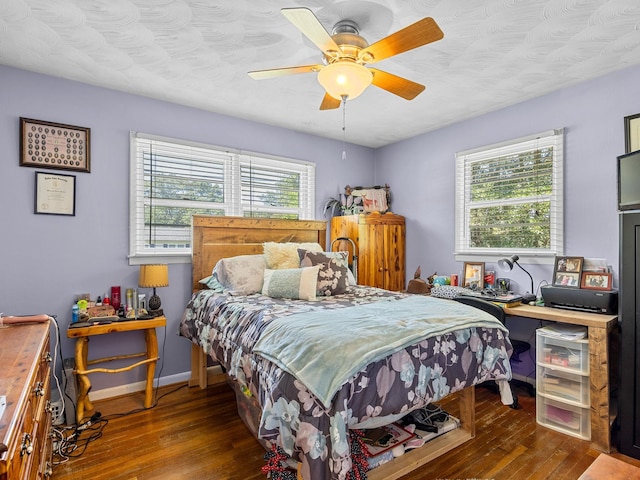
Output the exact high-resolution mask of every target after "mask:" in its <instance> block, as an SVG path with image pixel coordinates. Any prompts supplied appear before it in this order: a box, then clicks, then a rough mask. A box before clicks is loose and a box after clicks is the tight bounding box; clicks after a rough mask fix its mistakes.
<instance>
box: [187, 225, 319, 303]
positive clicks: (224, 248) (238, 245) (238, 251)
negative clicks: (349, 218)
mask: <svg viewBox="0 0 640 480" xmlns="http://www.w3.org/2000/svg"><path fill="white" fill-rule="evenodd" d="M191 233H192V245H191V247H192V255H191V261H192V264H193V275H192V282H193V291H196V290H202V288H203V287H204V286H203V285H202V284H201V283H199V280H201V279H202V278H205V277H208V276H209V275H211V271H212V270H213V267H214V266H215V264H216V262H217V261H218V260H220V259H221V258H227V257H234V256H236V255H255V254H260V253H262V252H263V247H262V244H263V242H317V243H319V244H320V245H322V248H323V249H326V243H327V222H326V221H324V220H280V219H274V218H244V217H216V216H207V215H194V216H193V218H192V221H191Z"/></svg>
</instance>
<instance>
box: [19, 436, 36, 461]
mask: <svg viewBox="0 0 640 480" xmlns="http://www.w3.org/2000/svg"><path fill="white" fill-rule="evenodd" d="M32 453H33V444H32V441H31V435H29V434H28V433H25V434H24V436H23V437H22V445H20V456H21V457H23V456H25V455H31V454H32Z"/></svg>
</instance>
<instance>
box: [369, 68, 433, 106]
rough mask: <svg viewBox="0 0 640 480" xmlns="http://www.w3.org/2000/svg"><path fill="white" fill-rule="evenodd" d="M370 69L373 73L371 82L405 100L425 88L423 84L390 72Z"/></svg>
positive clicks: (415, 95) (411, 98)
mask: <svg viewBox="0 0 640 480" xmlns="http://www.w3.org/2000/svg"><path fill="white" fill-rule="evenodd" d="M370 70H371V72H372V73H373V81H372V82H371V83H373V84H374V85H375V86H376V87H379V88H382V89H383V90H386V91H387V92H391V93H393V94H395V95H398V96H399V97H402V98H404V99H406V100H413V99H414V98H416V97H417V96H418V95H420V93H422V91H423V90H424V89H425V86H424V85H421V84H419V83H416V82H412V81H411V80H407V79H406V78H402V77H398V76H397V75H393V74H392V73H388V72H384V71H382V70H378V69H377V68H370Z"/></svg>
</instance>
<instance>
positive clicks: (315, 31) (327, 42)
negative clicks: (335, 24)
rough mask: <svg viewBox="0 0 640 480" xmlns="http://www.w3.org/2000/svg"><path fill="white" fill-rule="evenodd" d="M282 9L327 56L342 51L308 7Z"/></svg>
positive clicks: (333, 55)
mask: <svg viewBox="0 0 640 480" xmlns="http://www.w3.org/2000/svg"><path fill="white" fill-rule="evenodd" d="M280 11H281V12H282V14H283V15H284V16H285V17H287V19H288V20H289V21H290V22H291V23H293V24H294V25H295V26H296V27H297V28H298V30H300V31H301V32H302V33H303V34H304V35H305V36H306V37H307V38H308V39H309V40H311V41H312V42H313V43H314V45H316V46H317V47H318V48H319V49H320V50H322V51H323V52H324V53H325V54H326V55H327V56H329V57H336V56H337V55H338V53H341V52H342V50H341V49H340V47H339V46H338V44H337V43H336V42H335V41H334V40H333V38H331V35H329V33H328V32H327V31H326V30H325V28H324V27H323V26H322V24H321V23H320V21H319V20H318V19H317V17H316V16H315V15H314V14H313V12H312V11H311V10H309V9H308V8H283V9H282V10H280Z"/></svg>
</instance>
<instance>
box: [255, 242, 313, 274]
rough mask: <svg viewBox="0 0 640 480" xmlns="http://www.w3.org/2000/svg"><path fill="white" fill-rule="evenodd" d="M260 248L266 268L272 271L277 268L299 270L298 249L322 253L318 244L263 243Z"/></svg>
mask: <svg viewBox="0 0 640 480" xmlns="http://www.w3.org/2000/svg"><path fill="white" fill-rule="evenodd" d="M262 246H263V247H264V256H265V259H266V261H267V268H270V269H272V270H275V269H279V268H299V267H300V257H298V249H299V248H301V249H304V250H310V251H312V252H322V246H321V245H320V244H319V243H293V242H286V243H278V242H265V243H263V244H262Z"/></svg>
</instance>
